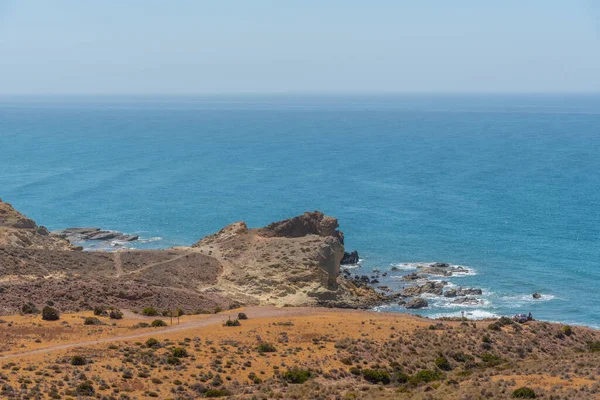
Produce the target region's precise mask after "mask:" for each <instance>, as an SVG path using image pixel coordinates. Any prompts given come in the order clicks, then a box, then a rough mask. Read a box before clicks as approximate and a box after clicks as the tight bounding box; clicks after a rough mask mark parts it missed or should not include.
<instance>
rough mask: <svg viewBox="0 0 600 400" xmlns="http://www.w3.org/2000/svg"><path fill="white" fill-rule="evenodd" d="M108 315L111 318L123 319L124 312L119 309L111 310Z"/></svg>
mask: <svg viewBox="0 0 600 400" xmlns="http://www.w3.org/2000/svg"><path fill="white" fill-rule="evenodd" d="M108 316H109V317H110V319H122V318H123V313H122V312H121V311H119V310H110V313H109V314H108Z"/></svg>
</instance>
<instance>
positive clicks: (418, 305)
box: [404, 297, 429, 310]
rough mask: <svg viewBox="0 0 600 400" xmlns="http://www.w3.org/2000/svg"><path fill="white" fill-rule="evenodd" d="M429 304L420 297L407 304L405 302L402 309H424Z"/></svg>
mask: <svg viewBox="0 0 600 400" xmlns="http://www.w3.org/2000/svg"><path fill="white" fill-rule="evenodd" d="M428 306H429V303H427V300H425V299H422V298H420V297H417V298H416V299H412V300H410V301H409V302H407V303H406V304H404V307H405V308H407V309H409V310H414V309H417V308H424V307H428Z"/></svg>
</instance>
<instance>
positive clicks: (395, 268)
mask: <svg viewBox="0 0 600 400" xmlns="http://www.w3.org/2000/svg"><path fill="white" fill-rule="evenodd" d="M391 271H400V268H398V267H392V268H391Z"/></svg>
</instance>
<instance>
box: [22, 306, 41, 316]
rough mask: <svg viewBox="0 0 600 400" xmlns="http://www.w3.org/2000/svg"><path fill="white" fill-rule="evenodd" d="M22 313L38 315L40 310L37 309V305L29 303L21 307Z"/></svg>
mask: <svg viewBox="0 0 600 400" xmlns="http://www.w3.org/2000/svg"><path fill="white" fill-rule="evenodd" d="M21 312H22V313H23V314H37V313H38V312H39V310H38V309H37V308H35V305H34V304H33V303H27V304H23V307H21Z"/></svg>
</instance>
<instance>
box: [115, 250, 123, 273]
mask: <svg viewBox="0 0 600 400" xmlns="http://www.w3.org/2000/svg"><path fill="white" fill-rule="evenodd" d="M114 259H115V271H116V272H115V274H116V275H115V276H116V277H117V278H118V277H120V276H121V275H123V263H122V262H121V253H120V252H118V251H117V252H115V255H114Z"/></svg>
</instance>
